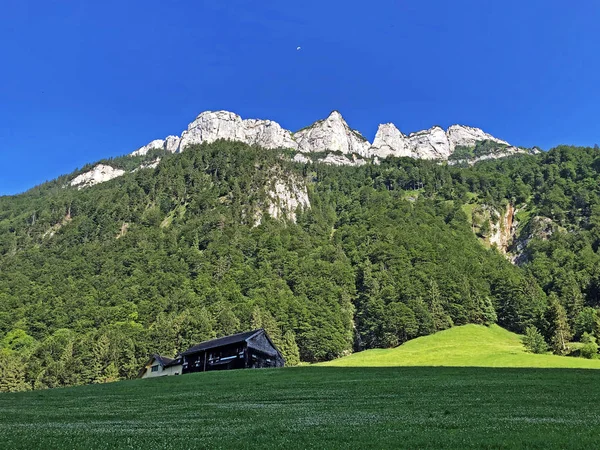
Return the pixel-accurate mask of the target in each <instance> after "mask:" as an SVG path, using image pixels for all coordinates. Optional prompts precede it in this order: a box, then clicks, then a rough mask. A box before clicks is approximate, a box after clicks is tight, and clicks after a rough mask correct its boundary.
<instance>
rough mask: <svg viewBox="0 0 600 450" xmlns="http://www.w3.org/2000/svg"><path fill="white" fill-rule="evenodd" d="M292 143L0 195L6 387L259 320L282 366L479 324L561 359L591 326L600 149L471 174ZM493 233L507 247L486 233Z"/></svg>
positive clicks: (133, 370) (132, 358) (92, 378)
mask: <svg viewBox="0 0 600 450" xmlns="http://www.w3.org/2000/svg"><path fill="white" fill-rule="evenodd" d="M286 155H287V153H286V152H285V151H277V150H273V151H268V150H265V149H262V148H258V147H249V146H247V145H244V144H241V143H236V142H227V141H217V142H215V143H213V144H210V145H208V144H203V145H200V146H193V147H189V148H188V149H187V150H186V151H185V152H183V153H181V154H176V155H171V154H169V155H166V154H164V155H162V160H161V162H160V164H159V165H158V167H157V168H156V169H144V170H137V171H135V172H133V173H129V174H126V175H124V176H122V177H120V178H117V179H114V180H111V181H109V182H106V183H103V184H100V185H97V186H94V187H91V188H86V189H82V190H77V189H75V188H71V187H69V183H68V181H69V180H70V179H71V178H72V176H73V175H74V174H73V175H70V176H64V177H61V178H60V179H58V180H55V181H53V182H50V183H47V184H44V185H42V186H39V187H37V188H35V189H32V190H31V191H29V192H27V193H24V194H22V195H18V196H13V197H0V390H27V389H32V388H46V387H58V386H68V385H77V384H86V383H91V382H93V383H101V382H106V381H114V380H118V379H124V378H131V377H134V376H136V374H137V372H138V370H139V367H140V366H141V365H142V364H143V363H145V361H146V359H147V358H148V355H149V354H151V353H154V352H159V353H162V354H165V355H166V356H173V355H174V354H175V353H176V352H177V351H181V350H183V349H185V348H186V347H187V346H189V345H191V344H195V343H197V342H199V341H201V340H204V339H209V338H213V337H217V336H223V335H226V334H230V333H234V332H238V331H243V330H247V329H251V328H256V327H264V328H266V329H267V331H268V332H269V334H270V335H271V336H272V337H273V339H274V341H275V343H276V344H277V345H278V346H279V347H280V348H281V349H282V351H283V353H284V355H285V356H286V359H287V361H288V364H289V365H293V364H294V363H296V362H298V361H299V360H303V361H307V362H321V361H328V360H333V359H335V358H338V357H340V356H343V355H347V354H349V353H352V352H353V351H357V350H364V349H373V348H390V347H394V346H397V345H399V344H401V343H403V342H406V341H407V340H410V339H414V338H416V337H419V336H427V335H429V334H432V333H435V332H436V331H440V330H444V329H447V328H449V327H451V326H453V325H455V326H459V325H465V324H469V323H473V324H491V323H498V324H499V325H501V326H502V327H505V328H507V329H509V330H511V331H515V332H518V333H524V332H525V331H526V329H528V328H529V327H536V328H537V329H539V330H540V332H541V333H542V335H543V337H544V338H545V339H546V342H547V343H548V344H549V345H551V346H552V348H553V350H554V352H556V353H559V354H565V353H568V351H569V345H570V344H569V341H570V340H573V339H574V340H578V339H581V338H584V339H587V340H590V339H591V340H593V339H596V338H597V337H598V335H599V334H600V325H599V324H600V322H599V320H598V312H597V309H598V307H599V305H600V296H599V295H600V288H599V286H600V271H599V269H598V268H599V267H600V255H599V254H598V248H599V247H600V228H598V227H599V224H600V219H599V218H600V155H599V152H598V151H597V150H594V149H589V148H572V147H559V148H557V149H554V150H552V151H550V152H548V153H547V154H540V155H531V156H522V157H514V158H507V159H505V160H498V161H488V162H483V163H480V164H477V165H475V166H473V167H469V168H461V167H451V166H448V165H443V164H439V163H438V162H435V161H420V160H414V159H409V158H388V159H386V160H384V161H382V162H381V164H380V165H375V164H367V165H364V166H362V167H332V166H326V165H323V164H297V163H292V162H291V161H290V160H289V157H288V156H286ZM155 156H156V155H150V156H149V157H155ZM129 158H130V157H124V158H120V159H118V160H115V163H116V164H117V165H120V166H122V167H127V168H131V167H134V164H133V163H135V164H139V163H140V161H141V160H140V159H139V157H136V158H137V159H135V161H134V160H131V161H130V159H129ZM300 197H301V198H302V201H303V202H305V203H302V202H298V201H297V200H298V198H300ZM290 199H294V201H296V203H295V204H298V203H300V204H302V205H304V206H303V207H299V208H297V210H292V209H291V207H289V204H290ZM306 200H308V202H307V203H306ZM286 205H288V206H287V207H286ZM467 205H472V206H467ZM508 205H513V206H514V208H515V209H516V210H517V211H518V212H517V215H516V217H517V218H523V219H522V220H526V221H527V222H526V223H520V224H519V225H518V227H517V230H518V232H517V234H516V235H515V236H512V235H511V233H512V230H508V229H504V230H503V229H502V223H501V222H502V221H501V218H502V217H504V216H505V215H506V214H505V212H506V211H507V210H508V209H509V208H508ZM286 208H287V209H286ZM467 213H469V214H470V217H468V216H467ZM270 214H271V215H272V216H273V217H271V216H270ZM534 219H535V220H534ZM500 234H502V235H503V236H504V237H505V238H506V239H504V241H506V240H508V241H512V244H513V245H506V246H505V247H506V248H504V247H503V248H500V249H499V250H500V251H498V250H497V249H496V248H494V246H495V245H494V244H492V245H491V248H486V246H485V245H482V242H485V243H486V244H488V245H489V244H490V243H491V242H496V241H497V242H500V241H501V240H500V239H497V235H500ZM494 236H496V237H494ZM507 236H508V237H507ZM494 239H495V240H494ZM509 243H510V242H509ZM503 251H508V252H509V256H511V257H515V258H513V259H515V260H516V261H517V262H518V263H519V266H515V265H513V264H511V262H510V261H509V258H507V257H505V256H504V255H502V254H501V252H503Z"/></svg>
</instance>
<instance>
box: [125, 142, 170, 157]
mask: <svg viewBox="0 0 600 450" xmlns="http://www.w3.org/2000/svg"><path fill="white" fill-rule="evenodd" d="M165 143H166V142H165V140H163V139H155V140H153V141H152V142H150V143H149V144H146V145H144V146H143V147H140V148H138V149H137V150H136V151H135V152H133V153H132V154H131V155H132V156H143V155H146V154H147V153H148V152H149V151H150V150H154V149H163V148H164V147H165Z"/></svg>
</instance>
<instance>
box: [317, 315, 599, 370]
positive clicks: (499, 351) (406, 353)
mask: <svg viewBox="0 0 600 450" xmlns="http://www.w3.org/2000/svg"><path fill="white" fill-rule="evenodd" d="M324 365H327V366H335V367H383V366H478V367H540V368H589V369H600V360H588V359H583V358H572V357H566V356H556V355H549V354H548V355H534V354H532V353H527V352H526V351H525V349H524V348H523V344H522V343H521V338H520V336H519V335H517V334H515V333H511V332H510V331H507V330H505V329H503V328H501V327H499V326H497V325H492V326H490V327H485V326H483V325H464V326H461V327H454V328H451V329H449V330H445V331H440V332H438V333H435V334H433V335H430V336H423V337H420V338H417V339H413V340H411V341H408V342H406V343H404V344H403V345H401V346H399V347H396V348H392V349H385V350H383V349H373V350H366V351H364V352H360V353H354V354H352V355H350V356H347V357H345V358H340V359H337V360H335V361H330V362H327V363H324Z"/></svg>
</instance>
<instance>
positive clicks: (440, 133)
mask: <svg viewBox="0 0 600 450" xmlns="http://www.w3.org/2000/svg"><path fill="white" fill-rule="evenodd" d="M408 146H409V148H410V150H411V152H412V154H411V156H412V157H413V158H418V159H444V160H445V159H448V157H449V156H450V142H449V141H448V137H447V136H446V133H445V132H444V130H443V129H442V128H441V127H438V126H435V127H433V128H430V129H429V130H423V131H417V132H416V133H411V134H410V135H409V136H408Z"/></svg>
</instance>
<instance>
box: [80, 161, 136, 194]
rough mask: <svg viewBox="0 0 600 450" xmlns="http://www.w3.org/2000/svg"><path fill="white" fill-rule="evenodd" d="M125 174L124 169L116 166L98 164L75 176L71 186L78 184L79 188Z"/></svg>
mask: <svg viewBox="0 0 600 450" xmlns="http://www.w3.org/2000/svg"><path fill="white" fill-rule="evenodd" d="M124 174H125V171H124V170H121V169H115V168H114V167H111V166H107V165H104V164H98V165H97V166H96V167H94V168H93V169H92V170H90V171H88V172H85V173H82V174H81V175H78V176H77V177H75V178H73V180H71V183H70V184H71V186H77V187H78V188H79V189H82V188H85V187H89V186H94V185H95V184H99V183H104V182H105V181H109V180H112V179H113V178H117V177H120V176H121V175H124Z"/></svg>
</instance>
